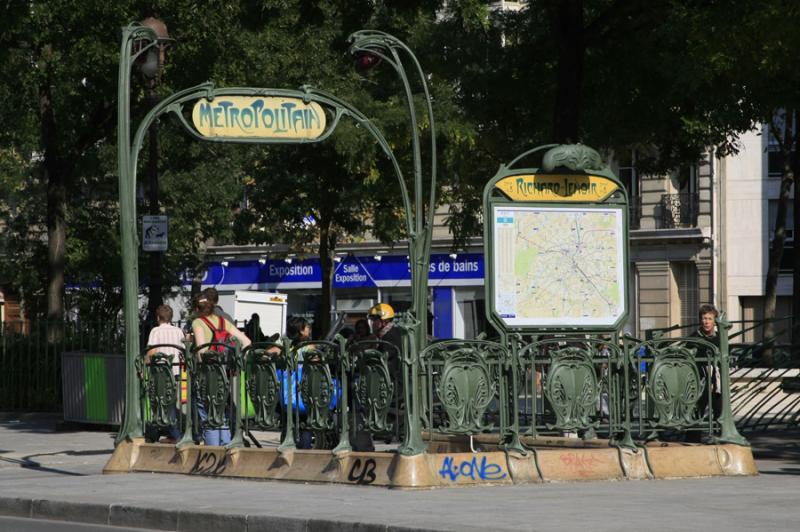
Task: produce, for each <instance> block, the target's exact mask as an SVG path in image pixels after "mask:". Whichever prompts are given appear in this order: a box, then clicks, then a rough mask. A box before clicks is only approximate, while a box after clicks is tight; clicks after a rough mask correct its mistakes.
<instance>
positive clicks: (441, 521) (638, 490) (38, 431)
mask: <svg viewBox="0 0 800 532" xmlns="http://www.w3.org/2000/svg"><path fill="white" fill-rule="evenodd" d="M753 442H754V448H755V450H756V455H757V456H758V457H759V459H758V466H759V469H760V471H761V475H759V476H756V477H740V478H734V477H727V478H701V479H687V480H658V481H654V480H651V481H625V482H587V483H561V484H557V483H553V484H536V485H516V486H504V487H471V488H453V489H436V490H424V491H397V490H387V489H383V488H374V487H358V486H343V485H313V484H298V483H289V482H277V481H271V482H253V481H244V480H235V479H213V478H197V477H185V476H179V475H156V474H126V475H101V474H100V472H101V470H102V466H103V464H104V463H105V461H106V460H107V459H108V457H109V456H110V453H111V450H112V448H113V434H112V433H108V432H93V431H87V430H75V431H61V432H59V431H55V430H54V423H52V424H50V423H48V422H47V421H44V420H42V419H38V420H30V419H29V420H27V421H26V420H24V419H22V420H13V419H6V420H5V421H2V420H0V514H5V515H6V516H13V517H20V516H21V515H26V516H30V515H34V516H35V517H39V518H49V519H61V520H66V521H74V520H81V521H86V522H91V523H98V524H103V525H108V524H119V525H123V526H128V527H135V526H144V527H151V528H157V529H162V530H191V531H192V532H195V531H201V530H215V531H216V530H234V531H238V530H241V531H242V532H254V531H256V530H270V529H273V530H283V529H295V530H329V529H336V530H355V529H358V530H362V531H373V530H375V531H379V530H380V531H383V532H386V531H387V530H402V529H417V530H489V529H491V530H514V531H519V530H531V531H537V532H538V531H549V530H554V531H555V530H574V529H586V530H596V531H608V532H612V531H613V532H618V531H620V530H632V531H634V530H635V531H637V532H640V531H641V530H654V531H656V530H657V531H659V532H660V531H663V530H667V531H672V530H674V531H678V530H687V531H688V530H691V531H696V530H704V531H715V530H725V531H731V532H733V531H743V532H744V531H748V532H749V531H750V530H754V529H757V530H769V531H782V530H786V531H789V530H791V531H795V530H797V529H798V523H800V504H798V501H800V499H798V486H800V484H799V483H798V481H800V443H798V442H800V433H791V434H778V435H773V436H760V437H758V438H754V439H753ZM15 501H16V502H15ZM20 501H22V502H20ZM25 501H27V503H24V502H25ZM2 524H3V522H0V527H1V526H2ZM32 526H33V525H32ZM65 526H66V525H65ZM0 529H2V528H0ZM34 530H35V528H34ZM54 530H55V529H54ZM65 530H68V529H65ZM86 530H89V529H86ZM111 530H115V531H118V530H121V529H120V528H111Z"/></svg>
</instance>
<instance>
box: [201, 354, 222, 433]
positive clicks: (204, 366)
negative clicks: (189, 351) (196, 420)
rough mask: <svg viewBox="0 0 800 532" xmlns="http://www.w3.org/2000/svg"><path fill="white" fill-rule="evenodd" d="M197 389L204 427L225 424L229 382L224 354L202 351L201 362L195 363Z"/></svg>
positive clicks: (216, 426) (214, 427) (215, 426)
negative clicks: (203, 416)
mask: <svg viewBox="0 0 800 532" xmlns="http://www.w3.org/2000/svg"><path fill="white" fill-rule="evenodd" d="M197 390H198V395H199V397H200V402H201V403H202V404H203V405H204V406H205V409H206V414H207V418H206V420H205V422H204V425H205V427H206V428H212V429H216V428H220V427H223V426H225V424H226V419H225V409H226V408H227V406H228V399H229V397H230V384H229V379H228V371H227V367H226V365H225V356H224V354H222V353H215V352H213V351H206V352H204V353H202V359H201V362H200V363H199V364H198V365H197Z"/></svg>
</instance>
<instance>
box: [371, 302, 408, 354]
mask: <svg viewBox="0 0 800 532" xmlns="http://www.w3.org/2000/svg"><path fill="white" fill-rule="evenodd" d="M367 318H368V319H369V321H370V323H371V324H372V332H373V334H374V335H375V336H376V337H377V338H378V340H383V341H384V342H389V343H390V344H392V345H393V346H395V347H397V354H398V355H399V354H402V352H403V338H402V336H401V334H400V330H399V329H397V328H396V327H395V326H394V309H393V308H392V306H391V305H389V304H388V303H378V304H377V305H374V306H373V307H372V308H370V309H369V314H368V315H367ZM381 351H385V350H384V349H381Z"/></svg>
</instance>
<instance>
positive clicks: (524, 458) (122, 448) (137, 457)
mask: <svg viewBox="0 0 800 532" xmlns="http://www.w3.org/2000/svg"><path fill="white" fill-rule="evenodd" d="M481 440H484V438H481ZM561 440H562V439H561V438H548V439H546V440H531V441H525V443H526V445H527V446H530V447H532V448H531V450H529V451H527V452H526V453H518V452H515V451H509V452H505V451H502V450H499V449H497V444H496V439H495V440H494V441H492V440H491V438H489V439H485V441H481V442H480V445H479V447H480V448H481V450H480V451H478V452H475V453H473V452H470V451H469V449H470V445H472V447H473V448H475V447H478V446H477V445H475V442H477V441H478V438H475V439H473V442H472V443H470V442H469V440H466V449H464V447H465V441H464V439H463V438H457V437H453V438H441V437H440V438H436V439H435V440H434V441H431V442H430V447H429V452H427V453H423V454H420V455H416V456H403V455H400V454H398V453H394V452H355V451H354V452H346V453H342V454H338V455H336V454H334V453H332V452H331V451H316V450H302V451H301V450H294V451H289V452H284V453H280V452H278V450H277V449H275V448H262V449H254V448H242V449H231V450H226V449H224V448H223V447H216V446H199V445H190V446H187V447H184V448H182V449H180V450H178V449H176V448H175V446H174V445H168V444H159V443H145V442H144V440H139V439H137V440H134V441H131V442H122V443H120V444H119V445H118V446H117V448H116V449H115V450H114V454H113V455H112V456H111V458H110V459H109V461H108V463H107V464H106V467H105V468H104V470H103V472H104V473H127V472H151V473H179V474H184V475H197V476H208V477H230V478H251V479H261V480H267V479H274V480H290V481H295V482H336V483H341V484H360V485H372V486H384V487H390V488H401V489H413V488H433V487H445V486H461V485H487V484H488V485H494V484H524V483H532V482H569V481H583V480H642V479H653V478H686V477H708V476H741V475H757V474H758V470H757V469H756V466H755V462H754V461H753V455H752V452H751V450H750V448H749V447H741V446H738V445H730V444H726V445H689V444H658V445H653V444H650V445H648V446H646V447H640V448H638V449H636V450H627V449H622V448H616V447H609V446H608V442H604V443H603V442H602V441H598V440H594V441H591V442H582V441H580V440H574V439H565V440H568V441H561ZM531 444H533V445H531ZM465 451H466V452H465Z"/></svg>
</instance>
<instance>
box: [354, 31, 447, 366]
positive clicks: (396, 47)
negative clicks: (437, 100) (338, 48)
mask: <svg viewBox="0 0 800 532" xmlns="http://www.w3.org/2000/svg"><path fill="white" fill-rule="evenodd" d="M348 40H349V42H350V53H351V54H352V55H353V56H354V57H355V58H356V68H357V69H358V70H359V71H361V72H366V71H368V70H370V69H372V68H373V67H375V66H377V65H378V64H380V63H382V62H386V63H388V64H389V65H391V66H392V67H393V68H394V70H395V72H397V75H398V76H399V77H400V81H401V82H402V84H403V91H404V94H405V97H406V106H407V108H408V117H409V124H410V127H411V145H412V151H413V157H414V208H413V211H412V210H411V209H409V208H406V213H405V214H406V220H407V225H408V226H409V227H411V228H412V229H411V231H410V232H409V235H408V247H409V261H410V263H411V293H412V298H413V309H414V317H415V318H416V319H417V320H418V321H419V326H418V328H417V330H416V335H415V337H416V342H415V343H416V349H417V351H421V350H422V349H424V347H425V345H426V344H427V336H428V264H429V262H430V250H431V234H432V230H433V214H434V209H435V207H436V129H435V126H434V120H433V106H432V104H431V96H430V93H429V92H428V84H427V82H426V78H425V74H424V72H423V71H422V67H421V66H420V64H419V61H417V58H416V56H415V55H414V53H413V52H412V51H411V49H410V48H409V47H408V46H406V44H405V43H403V42H402V41H401V40H400V39H398V38H397V37H394V36H393V35H389V34H388V33H383V32H380V31H374V30H362V31H357V32H355V33H353V34H352V35H350V37H349V38H348ZM401 54H405V56H406V57H407V59H410V60H411V62H412V64H413V68H414V70H416V74H417V76H418V77H419V82H420V84H421V86H422V91H423V94H424V96H425V106H426V108H425V110H426V113H427V118H428V121H429V123H430V152H431V153H430V157H431V167H430V191H429V197H428V203H427V205H425V194H424V191H423V179H422V178H423V175H422V155H421V149H420V133H419V128H418V124H417V111H416V105H415V104H414V96H413V93H412V92H411V85H410V83H409V79H408V76H407V74H406V70H405V66H404V65H403V61H402V58H401Z"/></svg>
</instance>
